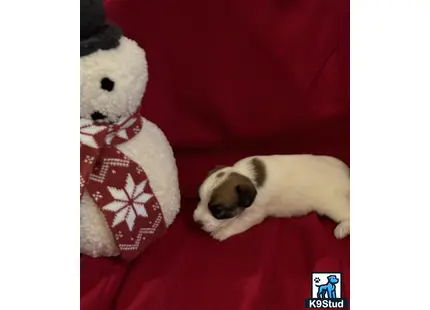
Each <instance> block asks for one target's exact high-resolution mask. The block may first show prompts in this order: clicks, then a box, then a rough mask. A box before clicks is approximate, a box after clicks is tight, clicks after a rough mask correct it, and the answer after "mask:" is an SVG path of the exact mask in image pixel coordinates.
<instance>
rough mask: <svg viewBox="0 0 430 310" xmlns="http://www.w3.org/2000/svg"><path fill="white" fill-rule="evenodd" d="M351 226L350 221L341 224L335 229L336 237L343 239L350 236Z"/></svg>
mask: <svg viewBox="0 0 430 310" xmlns="http://www.w3.org/2000/svg"><path fill="white" fill-rule="evenodd" d="M349 230H350V224H349V220H347V221H343V222H340V223H339V224H338V225H337V226H336V228H335V229H334V236H335V237H336V238H337V239H343V238H345V237H346V236H348V235H349Z"/></svg>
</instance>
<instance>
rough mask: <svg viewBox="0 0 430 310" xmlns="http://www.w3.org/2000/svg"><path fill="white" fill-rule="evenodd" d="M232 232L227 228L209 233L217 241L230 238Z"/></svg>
mask: <svg viewBox="0 0 430 310" xmlns="http://www.w3.org/2000/svg"><path fill="white" fill-rule="evenodd" d="M232 235H233V234H232V233H231V232H230V231H229V230H228V229H225V228H224V229H223V228H221V229H217V230H215V231H213V232H212V233H211V236H212V238H214V239H215V240H218V241H224V240H226V239H228V238H230V237H231V236H232Z"/></svg>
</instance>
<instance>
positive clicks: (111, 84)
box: [100, 77, 115, 91]
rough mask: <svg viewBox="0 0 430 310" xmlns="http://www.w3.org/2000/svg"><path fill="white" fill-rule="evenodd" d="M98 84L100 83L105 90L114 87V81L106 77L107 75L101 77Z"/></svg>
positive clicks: (110, 89)
mask: <svg viewBox="0 0 430 310" xmlns="http://www.w3.org/2000/svg"><path fill="white" fill-rule="evenodd" d="M100 84H101V87H102V89H104V90H107V91H112V90H113V88H114V87H115V82H114V81H112V80H111V79H110V78H107V77H105V78H103V79H102V80H101V81H100Z"/></svg>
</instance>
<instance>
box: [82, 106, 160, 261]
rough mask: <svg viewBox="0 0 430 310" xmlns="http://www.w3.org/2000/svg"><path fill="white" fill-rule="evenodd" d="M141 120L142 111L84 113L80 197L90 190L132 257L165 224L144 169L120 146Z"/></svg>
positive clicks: (125, 252) (121, 246) (122, 247)
mask: <svg viewBox="0 0 430 310" xmlns="http://www.w3.org/2000/svg"><path fill="white" fill-rule="evenodd" d="M142 125H143V124H142V118H141V117H140V115H139V113H138V112H137V113H136V114H134V115H132V116H130V117H129V118H127V119H126V120H124V121H121V122H119V123H117V124H106V123H99V122H93V121H91V120H86V119H81V139H80V140H81V180H80V183H81V199H82V195H83V194H84V191H85V190H87V191H88V193H89V195H90V196H91V197H92V198H93V199H94V202H95V203H96V204H97V206H98V207H99V208H100V210H101V211H102V212H103V215H104V216H105V218H106V221H107V223H108V225H109V228H110V229H111V231H112V234H113V236H114V239H115V241H116V244H117V246H118V249H119V250H120V252H121V256H122V257H123V258H125V259H127V260H131V259H134V258H136V257H137V256H138V255H139V254H140V253H142V251H143V250H144V249H145V248H146V247H147V246H148V245H149V243H150V242H151V241H153V240H154V239H155V238H157V237H158V236H159V235H161V234H162V233H163V232H164V231H165V230H166V224H165V221H164V217H163V214H162V211H161V209H160V205H159V203H158V201H157V198H156V197H155V195H154V193H153V192H152V190H151V186H150V184H149V180H148V177H147V175H146V174H145V171H144V170H143V169H142V167H140V166H139V165H138V164H137V163H136V162H134V161H133V160H131V159H130V158H129V157H127V156H126V155H125V154H124V153H122V152H121V151H120V150H118V149H117V148H116V147H115V146H116V145H118V144H121V143H123V142H126V141H128V140H130V139H132V138H133V137H134V136H135V135H136V134H138V133H139V132H140V130H141V129H142Z"/></svg>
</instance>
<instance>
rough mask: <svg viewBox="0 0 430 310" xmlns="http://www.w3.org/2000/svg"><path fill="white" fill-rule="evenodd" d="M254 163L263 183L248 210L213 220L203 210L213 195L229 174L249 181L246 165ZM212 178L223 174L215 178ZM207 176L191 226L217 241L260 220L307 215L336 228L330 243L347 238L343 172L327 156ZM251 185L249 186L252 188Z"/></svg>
mask: <svg viewBox="0 0 430 310" xmlns="http://www.w3.org/2000/svg"><path fill="white" fill-rule="evenodd" d="M254 157H257V158H258V159H260V160H261V161H263V162H264V164H265V166H266V173H267V177H266V180H265V183H264V184H263V186H262V187H261V188H258V187H257V196H256V198H255V201H254V202H253V204H252V205H251V207H249V208H247V209H245V211H244V212H243V213H241V214H240V215H238V216H236V217H234V218H232V219H228V220H217V219H215V218H214V217H213V216H212V215H211V213H210V212H209V209H208V203H209V199H210V197H211V194H212V192H213V190H214V189H215V188H216V187H217V186H218V185H219V184H221V183H222V182H224V181H225V180H226V179H227V178H228V176H229V174H230V173H231V172H237V173H240V174H242V175H245V176H247V177H248V178H250V179H251V180H253V171H252V165H251V164H250V163H251V159H252V158H254ZM218 172H224V175H223V176H222V177H218V176H217V174H218ZM218 172H217V173H214V174H212V175H210V176H209V177H208V178H207V179H206V180H205V181H204V182H203V184H202V185H201V186H200V189H199V195H200V199H201V200H200V202H199V204H198V205H197V208H196V210H195V211H194V220H195V221H199V222H201V223H202V225H203V226H202V229H203V230H205V231H207V232H209V233H211V235H212V236H213V237H214V238H215V239H217V240H220V241H222V240H225V239H227V238H229V237H231V236H233V235H236V234H239V233H242V232H244V231H246V230H247V229H249V228H251V227H252V226H254V225H257V224H259V223H261V222H262V221H263V220H264V219H265V218H266V217H268V216H272V217H293V216H303V215H306V214H308V213H309V212H311V211H315V212H317V213H318V214H321V215H325V216H327V217H329V218H331V219H332V220H334V221H335V222H336V223H339V224H338V226H337V227H336V228H335V230H334V234H335V236H336V238H339V239H341V238H344V237H346V236H347V235H349V233H350V223H349V219H350V217H349V168H348V167H347V166H346V165H345V164H344V163H343V162H341V161H340V160H338V159H336V158H334V157H329V156H315V155H272V156H253V157H248V158H245V159H242V160H240V161H238V162H237V163H236V164H234V165H233V166H232V167H226V168H223V169H221V170H219V171H218ZM254 185H255V183H254Z"/></svg>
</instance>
